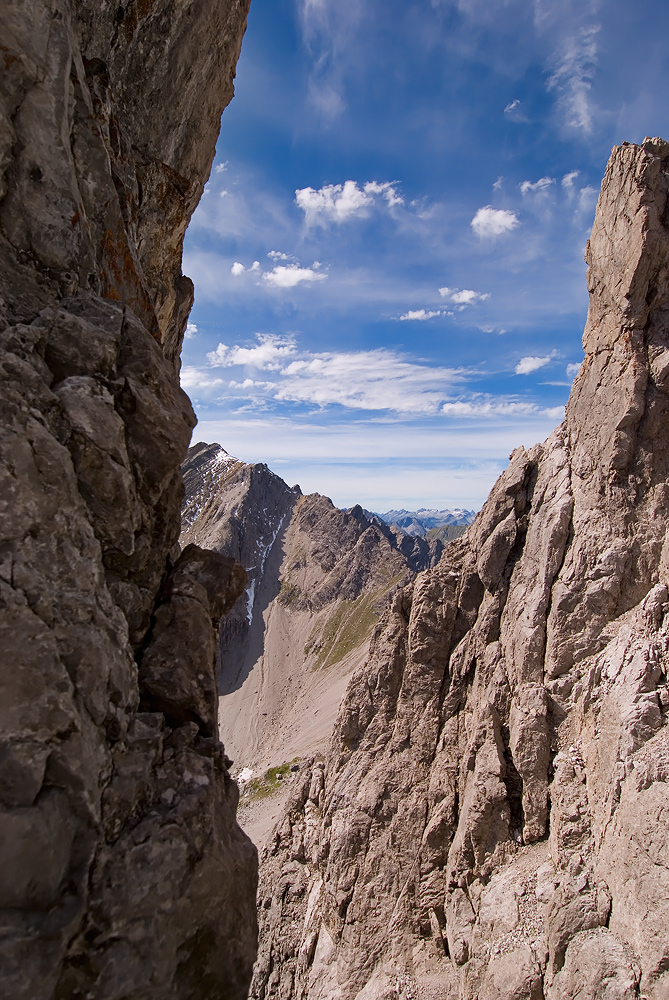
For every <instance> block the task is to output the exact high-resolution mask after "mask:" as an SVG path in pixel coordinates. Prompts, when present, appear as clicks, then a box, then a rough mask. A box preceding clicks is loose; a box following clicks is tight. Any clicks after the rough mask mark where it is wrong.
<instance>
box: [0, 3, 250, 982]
mask: <svg viewBox="0 0 669 1000" xmlns="http://www.w3.org/2000/svg"><path fill="white" fill-rule="evenodd" d="M247 9H248V0H212V2H210V3H196V2H183V0H115V2H113V3H110V2H108V0H96V2H92V0H90V2H89V0H78V2H74V0H72V2H68V0H16V2H14V0H0V24H1V26H2V32H1V33H0V38H1V41H0V298H1V301H0V379H2V388H1V390H0V408H1V409H2V429H1V430H0V450H1V452H2V463H1V467H0V477H1V481H0V505H1V507H2V516H3V527H2V542H1V544H0V663H1V667H0V687H1V690H0V732H1V734H2V735H1V737H0V811H1V817H0V857H1V859H2V864H1V865H0V907H2V917H1V920H2V936H1V940H0V970H1V975H2V981H3V987H4V990H5V991H6V994H7V995H8V996H11V997H12V998H14V1000H19V998H26V1000H42V998H44V1000H47V998H56V997H57V998H63V1000H64V998H70V997H72V998H74V997H84V996H91V997H93V996H94V997H95V998H96V1000H107V998H108V1000H111V998H119V1000H120V998H124V1000H126V998H127V1000H130V998H137V1000H139V998H140V997H141V998H148V997H151V998H156V1000H158V998H163V997H164V998H167V997H170V998H173V997H174V998H182V997H183V998H186V997H188V998H212V1000H213V998H216V1000H223V998H241V997H244V996H245V995H246V987H247V983H248V979H249V976H250V968H251V963H252V961H253V957H254V952H255V943H256V942H255V939H256V922H255V913H254V897H255V880H256V857H255V849H254V848H253V846H252V845H251V843H250V842H249V841H248V839H247V838H246V837H245V836H244V835H243V834H242V832H241V831H240V829H239V827H238V826H237V824H236V820H235V811H236V805H237V789H236V786H235V785H234V784H233V782H232V781H231V780H230V777H229V774H228V770H227V759H226V757H225V752H224V749H223V746H222V744H221V743H220V742H219V740H218V733H217V729H216V687H215V680H214V673H213V662H214V646H215V644H214V631H213V628H212V625H217V624H218V619H219V618H220V616H221V615H222V614H223V613H225V612H226V611H227V610H228V609H229V608H230V607H231V606H232V604H233V603H234V601H235V600H236V598H237V597H238V595H239V594H240V593H241V592H242V590H243V588H244V586H245V582H246V581H245V574H244V572H243V570H242V569H241V567H239V566H237V565H236V564H235V563H234V562H233V560H232V559H225V558H223V557H221V556H217V555H216V554H213V553H204V552H202V551H201V550H199V549H198V548H197V547H196V546H189V547H188V548H187V549H186V550H185V551H184V553H183V554H182V555H181V556H180V557H179V556H178V549H176V548H175V543H176V541H177V538H178V534H179V522H180V519H179V506H180V501H181V496H182V491H183V487H182V482H181V476H180V473H179V466H180V463H181V462H182V461H183V459H184V457H185V454H186V450H187V447H188V443H189V439H190V434H191V430H192V427H193V425H194V423H195V418H194V415H193V411H192V408H191V405H190V402H189V400H188V398H187V396H186V395H185V394H184V393H183V392H182V391H181V389H180V388H179V384H178V367H179V361H178V358H179V351H180V346H181V340H182V337H183V332H184V329H185V324H186V318H187V314H188V310H189V309H190V306H191V303H192V284H191V282H190V280H189V279H188V278H185V277H184V276H183V275H182V274H181V247H182V240H183V235H184V232H185V228H186V226H187V224H188V221H189V218H190V215H191V213H192V211H193V209H194V208H195V206H196V204H197V202H198V199H199V197H200V195H201V193H202V189H203V186H204V183H205V181H206V179H207V176H208V173H209V169H210V166H211V161H212V158H213V155H214V147H215V142H216V138H217V135H218V130H219V122H220V114H221V112H222V110H223V108H224V107H225V106H226V105H227V104H228V102H229V100H230V99H231V97H232V93H233V84H232V81H233V77H234V70H235V65H236V61H237V58H238V55H239V50H240V45H241V40H242V35H243V32H244V27H245V22H246V14H247Z"/></svg>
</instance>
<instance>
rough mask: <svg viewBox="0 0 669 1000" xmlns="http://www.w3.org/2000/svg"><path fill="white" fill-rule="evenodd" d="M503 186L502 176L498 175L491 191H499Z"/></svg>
mask: <svg viewBox="0 0 669 1000" xmlns="http://www.w3.org/2000/svg"><path fill="white" fill-rule="evenodd" d="M503 184H504V176H503V175H502V174H500V175H499V177H498V178H497V180H496V181H495V183H494V184H493V186H492V189H493V191H499V190H500V189H501V188H502V185H503Z"/></svg>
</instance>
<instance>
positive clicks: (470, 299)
mask: <svg viewBox="0 0 669 1000" xmlns="http://www.w3.org/2000/svg"><path fill="white" fill-rule="evenodd" d="M439 294H440V295H441V297H442V299H448V300H449V301H450V302H452V303H453V304H454V305H456V306H457V307H458V309H459V310H462V309H465V308H466V307H467V306H472V305H474V303H475V302H485V300H486V299H489V298H490V293H489V292H475V291H474V289H473V288H461V289H457V288H446V287H444V288H440V289H439Z"/></svg>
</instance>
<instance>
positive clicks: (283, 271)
mask: <svg viewBox="0 0 669 1000" xmlns="http://www.w3.org/2000/svg"><path fill="white" fill-rule="evenodd" d="M263 278H264V280H265V281H266V282H267V283H268V284H269V285H272V286H273V287H274V288H294V287H295V286H296V285H299V284H303V283H306V284H311V282H312V281H325V279H326V278H327V274H321V273H319V272H318V271H316V270H314V268H312V267H300V266H299V264H288V265H285V264H277V265H276V267H275V268H274V269H273V270H272V271H268V272H265V274H263Z"/></svg>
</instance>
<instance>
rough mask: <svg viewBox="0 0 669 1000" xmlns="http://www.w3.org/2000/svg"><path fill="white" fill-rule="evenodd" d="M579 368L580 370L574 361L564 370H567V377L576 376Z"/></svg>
mask: <svg viewBox="0 0 669 1000" xmlns="http://www.w3.org/2000/svg"><path fill="white" fill-rule="evenodd" d="M580 370H581V366H580V364H578V363H577V362H574V363H573V364H569V365H567V369H566V371H567V377H568V378H576V376H577V375H578V373H579V372H580Z"/></svg>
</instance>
